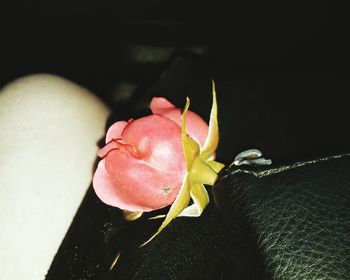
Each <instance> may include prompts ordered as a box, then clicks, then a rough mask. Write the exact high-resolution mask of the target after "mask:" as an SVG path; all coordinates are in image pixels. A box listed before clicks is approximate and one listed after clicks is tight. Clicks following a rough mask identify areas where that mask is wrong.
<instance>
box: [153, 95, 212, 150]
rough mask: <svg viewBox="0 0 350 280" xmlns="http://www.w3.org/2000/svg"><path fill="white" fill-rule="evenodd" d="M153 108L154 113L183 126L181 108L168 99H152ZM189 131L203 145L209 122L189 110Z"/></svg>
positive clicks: (187, 122)
mask: <svg viewBox="0 0 350 280" xmlns="http://www.w3.org/2000/svg"><path fill="white" fill-rule="evenodd" d="M150 107H151V110H152V113H153V114H157V115H161V116H163V117H165V118H167V119H169V120H171V121H173V122H174V123H176V124H177V125H178V126H179V127H181V126H182V121H181V110H180V109H179V108H175V106H174V105H173V104H171V103H170V102H169V101H168V100H166V99H165V98H161V97H156V98H153V99H152V102H151V106H150ZM186 118H187V120H186V125H187V133H188V135H190V136H191V138H193V139H194V140H195V141H196V142H197V143H199V144H200V146H201V147H202V146H203V145H204V143H205V140H206V138H207V136H208V125H207V123H206V122H205V121H204V120H203V119H202V118H201V117H200V116H198V115H197V114H196V113H193V112H192V111H188V112H187V116H186Z"/></svg>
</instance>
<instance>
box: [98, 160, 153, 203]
mask: <svg viewBox="0 0 350 280" xmlns="http://www.w3.org/2000/svg"><path fill="white" fill-rule="evenodd" d="M93 187H94V190H95V193H96V195H97V196H98V197H99V198H100V199H101V200H102V201H103V202H104V203H106V204H108V205H111V206H117V207H119V208H120V209H136V208H139V205H138V202H137V201H132V200H131V199H130V197H128V196H126V195H125V194H124V193H123V192H122V191H121V189H119V188H115V186H114V185H113V183H112V180H111V178H110V175H109V174H108V172H107V170H106V168H105V161H104V160H101V161H100V162H99V164H98V167H97V170H96V172H95V174H94V178H93ZM149 210H150V209H149Z"/></svg>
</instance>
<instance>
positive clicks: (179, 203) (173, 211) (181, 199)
mask: <svg viewBox="0 0 350 280" xmlns="http://www.w3.org/2000/svg"><path fill="white" fill-rule="evenodd" d="M189 202H190V185H189V184H188V177H187V175H186V176H185V178H184V180H183V182H182V186H181V189H180V192H179V194H178V195H177V197H176V199H175V201H174V203H173V204H172V205H171V207H170V210H169V212H168V214H167V215H166V217H165V220H164V221H163V223H162V224H161V226H160V227H159V229H158V230H157V232H156V233H155V234H154V235H153V236H152V237H151V238H150V239H148V240H147V241H146V242H145V243H143V244H142V245H141V247H142V246H144V245H146V244H147V243H148V242H150V241H151V240H152V239H153V238H155V237H156V236H157V235H158V234H159V233H160V232H161V231H162V230H163V229H164V228H165V227H166V226H167V225H168V224H169V223H170V222H171V221H172V220H173V219H175V218H176V217H177V216H178V215H179V214H180V213H181V212H182V211H183V210H184V209H185V208H186V206H187V205H188V203H189Z"/></svg>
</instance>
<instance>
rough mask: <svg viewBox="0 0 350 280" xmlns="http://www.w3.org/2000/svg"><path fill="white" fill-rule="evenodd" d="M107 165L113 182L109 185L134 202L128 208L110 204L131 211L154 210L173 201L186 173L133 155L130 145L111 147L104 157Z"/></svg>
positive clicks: (128, 200)
mask: <svg viewBox="0 0 350 280" xmlns="http://www.w3.org/2000/svg"><path fill="white" fill-rule="evenodd" d="M105 168H106V171H107V173H108V175H109V176H108V179H109V180H110V182H111V183H110V185H107V186H106V187H108V188H113V190H114V193H115V194H114V195H120V196H121V197H123V198H125V200H127V202H130V203H131V204H133V205H130V207H129V206H128V207H127V208H126V207H125V205H119V204H111V203H107V204H110V205H112V206H116V207H119V208H121V209H123V210H128V211H152V210H155V209H160V208H163V207H165V206H168V205H170V204H171V203H172V202H173V201H174V200H175V198H176V196H177V194H178V192H179V190H180V187H181V183H182V178H183V176H184V175H183V173H180V174H179V173H176V172H164V171H163V172H159V171H158V170H156V169H154V168H152V167H151V166H149V165H147V164H146V163H145V162H143V161H142V160H140V159H137V158H135V157H134V156H132V155H131V154H130V153H129V151H128V147H126V148H125V149H124V148H123V147H121V148H119V149H118V150H113V151H111V152H110V153H109V154H108V156H107V157H106V158H105ZM101 199H102V198H101ZM102 200H103V199H102Z"/></svg>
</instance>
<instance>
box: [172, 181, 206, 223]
mask: <svg viewBox="0 0 350 280" xmlns="http://www.w3.org/2000/svg"><path fill="white" fill-rule="evenodd" d="M191 198H192V200H193V202H194V203H193V204H192V205H190V206H188V207H187V208H186V209H184V210H183V211H182V212H181V214H180V215H179V217H199V216H200V215H201V214H202V212H203V210H204V209H205V207H206V206H207V205H208V203H209V196H208V193H207V190H206V189H205V187H204V185H203V184H198V183H197V184H192V185H191Z"/></svg>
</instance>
